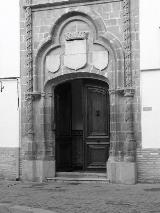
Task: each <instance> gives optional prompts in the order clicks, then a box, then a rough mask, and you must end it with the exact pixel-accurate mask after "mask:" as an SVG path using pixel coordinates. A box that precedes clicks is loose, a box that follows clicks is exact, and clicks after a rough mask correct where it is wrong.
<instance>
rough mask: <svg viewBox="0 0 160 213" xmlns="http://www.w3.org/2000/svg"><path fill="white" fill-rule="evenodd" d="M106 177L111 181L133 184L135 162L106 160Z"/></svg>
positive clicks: (134, 181)
mask: <svg viewBox="0 0 160 213" xmlns="http://www.w3.org/2000/svg"><path fill="white" fill-rule="evenodd" d="M107 177H108V179H109V181H110V182H111V183H121V184H135V183H136V179H137V178H136V163H135V162H116V161H108V162H107Z"/></svg>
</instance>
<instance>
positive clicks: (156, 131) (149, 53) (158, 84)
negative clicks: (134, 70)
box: [140, 0, 160, 148]
mask: <svg viewBox="0 0 160 213" xmlns="http://www.w3.org/2000/svg"><path fill="white" fill-rule="evenodd" d="M140 67H141V70H142V71H141V98H142V100H141V101H142V148H160V98H159V97H160V94H159V93H160V0H140Z"/></svg>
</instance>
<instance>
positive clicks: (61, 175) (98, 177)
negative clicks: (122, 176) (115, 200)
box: [47, 172, 109, 183]
mask: <svg viewBox="0 0 160 213" xmlns="http://www.w3.org/2000/svg"><path fill="white" fill-rule="evenodd" d="M47 181H62V182H67V181H68V182H104V183H109V180H108V179H107V177H106V174H105V173H87V172H57V173H56V177H54V178H47Z"/></svg>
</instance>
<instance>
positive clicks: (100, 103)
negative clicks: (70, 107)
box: [84, 81, 109, 171]
mask: <svg viewBox="0 0 160 213" xmlns="http://www.w3.org/2000/svg"><path fill="white" fill-rule="evenodd" d="M91 82H92V81H90V82H87V81H86V82H85V83H84V149H85V160H84V167H85V170H96V171H97V170H104V169H105V168H106V161H107V159H108V155H109V95H108V87H107V85H106V84H103V83H99V82H92V83H91Z"/></svg>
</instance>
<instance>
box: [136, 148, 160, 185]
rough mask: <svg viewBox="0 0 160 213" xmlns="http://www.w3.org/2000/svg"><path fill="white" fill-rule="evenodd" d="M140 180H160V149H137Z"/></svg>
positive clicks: (153, 181)
mask: <svg viewBox="0 0 160 213" xmlns="http://www.w3.org/2000/svg"><path fill="white" fill-rule="evenodd" d="M137 172H138V182H141V183H157V182H160V149H142V150H138V151H137Z"/></svg>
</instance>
